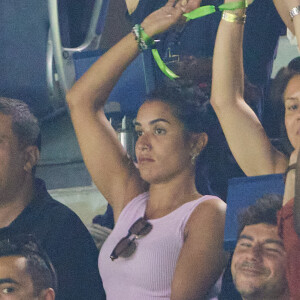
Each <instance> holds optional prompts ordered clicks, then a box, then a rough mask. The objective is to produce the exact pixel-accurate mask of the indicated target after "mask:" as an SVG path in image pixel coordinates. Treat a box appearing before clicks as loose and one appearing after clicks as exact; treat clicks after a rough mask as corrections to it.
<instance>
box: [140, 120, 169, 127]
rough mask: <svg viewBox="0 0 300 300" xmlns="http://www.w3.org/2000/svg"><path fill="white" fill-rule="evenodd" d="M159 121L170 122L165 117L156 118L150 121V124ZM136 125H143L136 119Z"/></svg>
mask: <svg viewBox="0 0 300 300" xmlns="http://www.w3.org/2000/svg"><path fill="white" fill-rule="evenodd" d="M158 122H165V123H168V124H170V122H169V121H168V120H166V119H164V118H158V119H154V120H152V121H150V122H149V124H150V125H153V124H155V123H158ZM134 126H142V124H141V123H139V122H136V121H135V122H134Z"/></svg>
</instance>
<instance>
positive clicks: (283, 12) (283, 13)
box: [273, 0, 295, 34]
mask: <svg viewBox="0 0 300 300" xmlns="http://www.w3.org/2000/svg"><path fill="white" fill-rule="evenodd" d="M273 2H274V5H275V7H276V9H277V11H278V13H279V15H280V17H281V19H282V21H283V22H284V24H285V25H286V27H287V28H288V29H289V30H290V31H291V32H292V33H293V34H295V31H294V25H293V22H292V20H291V16H290V13H289V9H288V7H287V5H286V3H285V2H284V1H283V0H273Z"/></svg>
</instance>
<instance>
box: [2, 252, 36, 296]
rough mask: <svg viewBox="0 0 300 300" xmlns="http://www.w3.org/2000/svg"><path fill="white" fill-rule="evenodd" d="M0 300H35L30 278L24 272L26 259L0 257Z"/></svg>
mask: <svg viewBox="0 0 300 300" xmlns="http://www.w3.org/2000/svg"><path fill="white" fill-rule="evenodd" d="M0 299H1V300H37V299H39V297H36V296H34V288H33V283H32V279H31V276H30V275H29V274H28V273H27V272H26V258H24V257H21V256H4V257H0Z"/></svg>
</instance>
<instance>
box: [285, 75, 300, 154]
mask: <svg viewBox="0 0 300 300" xmlns="http://www.w3.org/2000/svg"><path fill="white" fill-rule="evenodd" d="M284 104H285V127H286V131H287V134H288V137H289V140H290V142H291V144H292V146H293V147H294V148H295V149H299V148H300V75H295V76H294V77H292V79H291V80H290V81H289V83H288V85H287V87H286V89H285V92H284Z"/></svg>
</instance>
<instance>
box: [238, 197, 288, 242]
mask: <svg viewBox="0 0 300 300" xmlns="http://www.w3.org/2000/svg"><path fill="white" fill-rule="evenodd" d="M281 207H282V196H281V195H277V194H268V195H264V196H263V197H262V198H260V199H258V200H257V201H256V202H255V204H253V205H251V206H249V207H247V208H246V209H245V210H243V211H242V212H241V213H240V214H239V215H238V223H239V229H238V237H239V236H240V234H241V232H242V231H243V229H244V227H245V226H249V225H255V224H260V223H264V224H270V225H275V226H276V225H277V212H278V211H279V210H280V209H281Z"/></svg>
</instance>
